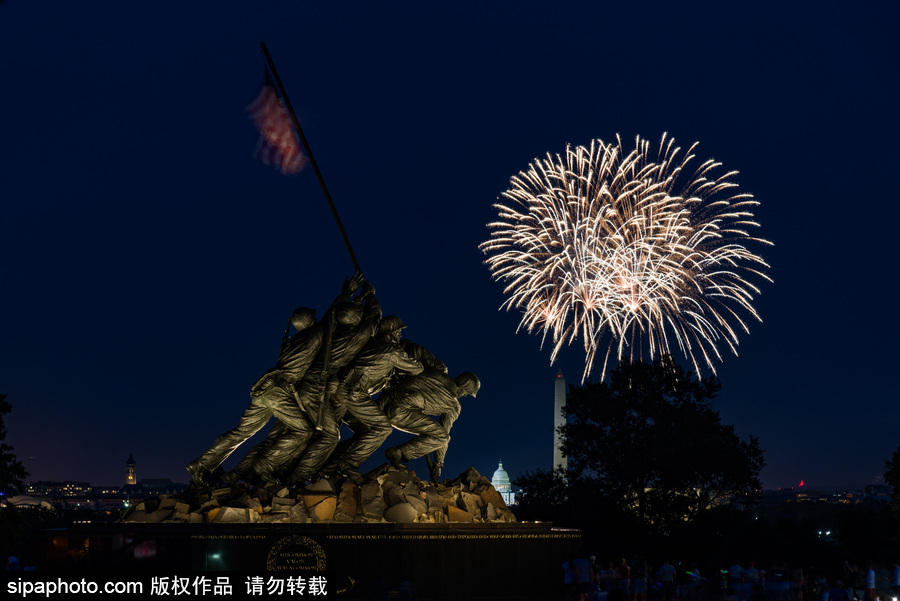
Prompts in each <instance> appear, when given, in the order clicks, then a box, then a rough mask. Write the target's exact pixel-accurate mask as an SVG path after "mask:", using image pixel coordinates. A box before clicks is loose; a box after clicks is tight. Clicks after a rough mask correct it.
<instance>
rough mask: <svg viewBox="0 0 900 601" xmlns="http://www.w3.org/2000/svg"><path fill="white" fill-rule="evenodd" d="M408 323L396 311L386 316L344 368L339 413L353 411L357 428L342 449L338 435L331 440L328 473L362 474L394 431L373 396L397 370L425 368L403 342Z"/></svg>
mask: <svg viewBox="0 0 900 601" xmlns="http://www.w3.org/2000/svg"><path fill="white" fill-rule="evenodd" d="M405 327H406V325H405V324H404V323H403V321H401V320H400V318H399V317H397V316H395V315H388V316H386V317H384V318H383V319H382V320H381V323H380V324H379V325H378V334H377V335H376V337H375V338H373V339H372V340H370V341H369V343H368V344H366V346H365V347H364V348H363V349H362V351H360V353H359V354H358V355H357V356H356V358H355V359H354V360H353V362H352V363H351V364H350V365H348V366H347V367H345V368H344V369H343V370H341V373H340V375H339V381H338V385H337V390H336V392H335V400H336V401H337V402H338V403H339V404H340V406H341V409H339V410H338V411H337V412H336V413H335V417H337V418H338V419H340V418H342V417H343V414H344V412H346V413H349V416H348V417H349V418H351V419H352V420H353V429H354V432H353V437H352V438H351V439H350V440H349V441H347V444H346V445H343V447H342V449H341V452H340V453H333V451H334V448H335V447H336V445H337V442H338V441H337V439H336V438H331V439H330V440H329V441H328V442H329V443H332V446H331V447H330V450H329V452H328V454H329V455H331V460H330V461H329V462H328V463H327V464H325V467H324V468H323V470H324V471H325V472H326V473H332V472H337V473H343V474H349V475H358V474H359V466H360V465H362V463H363V461H365V460H366V459H367V458H368V457H369V456H370V455H371V454H372V453H374V452H375V451H376V450H378V447H380V446H381V443H383V442H384V440H385V439H386V438H387V437H388V435H389V434H390V433H391V429H392V428H391V422H390V421H389V420H388V418H387V416H386V415H385V414H384V412H383V411H382V410H381V408H380V407H379V406H378V403H376V402H375V401H374V400H373V399H372V396H373V395H375V394H377V393H379V392H381V391H382V390H384V388H385V387H386V386H387V385H388V384H389V383H390V382H391V378H392V377H393V376H395V375H396V374H409V375H415V374H418V373H421V372H422V370H423V369H424V367H423V366H422V364H421V363H420V362H419V361H418V360H417V359H415V358H414V357H413V356H411V355H410V354H409V353H407V351H406V349H405V348H404V347H403V345H402V344H400V336H401V330H402V329H403V328H405ZM339 423H340V422H338V423H337V424H334V426H335V427H337V426H338V425H339Z"/></svg>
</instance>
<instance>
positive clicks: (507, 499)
mask: <svg viewBox="0 0 900 601" xmlns="http://www.w3.org/2000/svg"><path fill="white" fill-rule="evenodd" d="M491 484H492V485H493V487H494V489H495V490H496V491H497V492H498V493H500V496H501V497H503V502H504V503H506V504H507V505H512V504H513V503H515V501H514V499H513V492H512V485H511V484H510V483H509V474H507V473H506V470H505V469H503V461H501V462H500V465H498V466H497V469H496V471H494V477H493V478H491Z"/></svg>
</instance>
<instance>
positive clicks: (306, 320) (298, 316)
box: [291, 307, 316, 332]
mask: <svg viewBox="0 0 900 601" xmlns="http://www.w3.org/2000/svg"><path fill="white" fill-rule="evenodd" d="M314 323H316V310H315V309H310V308H309V307H297V308H296V309H294V312H293V313H292V314H291V325H292V326H294V328H295V329H296V330H297V331H298V332H302V331H303V330H305V329H306V328H309V327H312V325H313V324H314Z"/></svg>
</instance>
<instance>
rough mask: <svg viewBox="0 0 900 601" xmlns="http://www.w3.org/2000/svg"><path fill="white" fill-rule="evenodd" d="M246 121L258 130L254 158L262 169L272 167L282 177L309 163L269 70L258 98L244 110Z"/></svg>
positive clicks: (301, 168)
mask: <svg viewBox="0 0 900 601" xmlns="http://www.w3.org/2000/svg"><path fill="white" fill-rule="evenodd" d="M247 112H248V113H249V114H250V119H251V120H252V121H253V123H254V124H255V125H256V129H258V130H259V142H257V143H256V150H255V151H254V156H256V158H257V159H259V160H260V161H262V162H263V163H265V164H266V165H274V166H275V167H276V168H278V169H279V170H280V171H281V172H282V173H285V174H288V173H297V172H299V171H302V170H303V168H304V167H306V164H307V163H308V162H309V160H308V159H307V158H306V156H305V155H304V154H303V151H302V150H301V149H300V140H299V139H298V138H297V133H296V132H295V131H294V127H293V125H292V124H291V117H290V115H288V112H287V109H286V108H285V107H284V101H283V100H282V99H281V97H280V96H279V94H278V90H277V89H276V88H275V85H274V83H273V82H272V78H271V76H270V74H269V70H268V69H266V80H265V82H264V83H263V86H262V88H260V90H259V94H257V95H256V98H255V99H254V100H253V102H251V103H250V104H249V105H248V106H247Z"/></svg>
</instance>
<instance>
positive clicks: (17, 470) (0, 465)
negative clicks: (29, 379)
mask: <svg viewBox="0 0 900 601" xmlns="http://www.w3.org/2000/svg"><path fill="white" fill-rule="evenodd" d="M10 411H12V405H11V404H9V402H7V400H6V395H5V394H0V493H2V494H4V495H11V494H15V493H17V492H20V491H22V489H23V488H24V487H25V478H27V477H28V472H26V471H25V466H24V465H22V462H21V461H19V460H18V459H16V455H15V453H13V448H12V447H11V446H10V445H8V444H6V443H5V442H4V441H5V440H6V425H5V424H4V423H3V416H4V415H6V414H7V413H9V412H10Z"/></svg>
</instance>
